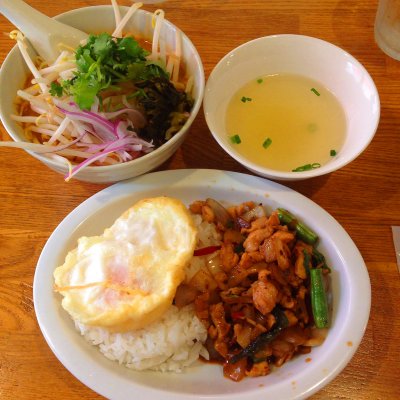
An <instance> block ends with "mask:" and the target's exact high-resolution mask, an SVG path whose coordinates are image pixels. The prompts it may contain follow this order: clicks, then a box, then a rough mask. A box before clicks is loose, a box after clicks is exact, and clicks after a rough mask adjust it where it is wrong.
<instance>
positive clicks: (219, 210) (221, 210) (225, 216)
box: [206, 198, 232, 226]
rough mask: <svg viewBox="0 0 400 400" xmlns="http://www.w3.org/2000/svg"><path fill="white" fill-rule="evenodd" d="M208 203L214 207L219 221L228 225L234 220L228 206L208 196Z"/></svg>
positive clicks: (213, 209)
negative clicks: (227, 208)
mask: <svg viewBox="0 0 400 400" xmlns="http://www.w3.org/2000/svg"><path fill="white" fill-rule="evenodd" d="M206 205H208V206H209V207H210V208H211V209H212V211H213V212H214V215H215V218H216V220H217V222H220V223H221V224H222V225H223V226H226V225H227V224H228V223H229V221H231V220H232V218H231V216H230V215H229V213H228V211H227V210H226V208H225V207H224V206H223V205H222V204H221V203H218V201H216V200H214V199H210V198H208V199H207V200H206Z"/></svg>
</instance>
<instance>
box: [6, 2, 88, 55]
mask: <svg viewBox="0 0 400 400" xmlns="http://www.w3.org/2000/svg"><path fill="white" fill-rule="evenodd" d="M0 12H1V13H2V14H3V15H4V16H5V17H6V18H7V19H8V20H9V21H10V22H12V23H13V24H14V25H15V26H16V27H17V28H18V29H19V30H20V31H21V32H23V33H24V35H25V36H26V37H27V38H28V39H29V41H30V42H31V44H32V46H33V47H34V49H35V50H36V51H37V52H38V53H39V55H41V56H42V57H43V58H44V59H45V60H46V61H48V62H51V61H54V60H55V58H56V57H57V55H58V54H59V51H58V50H57V45H58V44H59V43H61V42H62V43H65V44H67V45H69V46H72V47H76V46H77V45H79V42H80V41H81V40H83V39H85V38H86V37H87V34H86V33H84V32H82V31H80V30H78V29H75V28H72V27H71V26H68V25H65V24H62V23H61V22H58V21H56V20H55V19H53V18H50V17H48V16H47V15H44V14H42V13H41V12H39V11H37V10H35V9H34V8H32V7H31V6H30V5H28V4H26V3H25V2H24V1H22V0H1V3H0Z"/></svg>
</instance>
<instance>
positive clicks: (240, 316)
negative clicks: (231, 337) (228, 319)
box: [231, 311, 245, 319]
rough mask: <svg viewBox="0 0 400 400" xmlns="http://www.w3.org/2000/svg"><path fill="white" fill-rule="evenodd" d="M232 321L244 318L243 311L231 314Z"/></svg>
mask: <svg viewBox="0 0 400 400" xmlns="http://www.w3.org/2000/svg"><path fill="white" fill-rule="evenodd" d="M231 316H232V319H243V318H244V317H245V315H244V312H243V311H236V312H233V313H232V314H231Z"/></svg>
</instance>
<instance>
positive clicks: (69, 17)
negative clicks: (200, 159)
mask: <svg viewBox="0 0 400 400" xmlns="http://www.w3.org/2000/svg"><path fill="white" fill-rule="evenodd" d="M127 9H128V7H121V11H123V12H126V10H127ZM55 18H56V19H57V20H59V21H61V22H63V23H65V24H68V25H71V26H73V27H75V28H78V29H81V30H83V31H86V32H88V33H99V32H104V31H106V32H112V31H113V30H114V27H115V22H114V13H113V8H112V6H94V7H85V8H79V9H76V10H72V11H68V12H66V13H64V14H60V15H58V16H57V17H55ZM151 18H152V13H150V12H147V11H144V10H138V11H136V12H135V14H134V15H133V17H132V18H131V19H130V21H129V23H128V24H127V25H126V28H125V29H124V32H129V33H132V34H134V35H140V36H141V37H145V38H151V37H152V26H151ZM177 30H178V28H177V27H176V26H174V25H173V24H172V23H171V22H169V21H167V20H166V21H165V23H164V24H163V29H162V31H161V37H163V38H164V40H165V42H166V47H167V49H171V50H174V48H175V32H176V31H177ZM182 57H183V60H184V63H185V66H186V70H187V73H188V74H189V75H192V76H193V78H194V88H193V97H194V105H193V109H192V111H191V114H190V117H189V118H188V120H187V121H186V123H185V125H184V126H183V127H182V129H181V130H180V131H179V132H178V133H176V134H175V135H174V136H173V137H172V138H171V139H170V140H169V141H168V142H166V143H165V144H163V145H162V146H160V147H159V148H158V149H156V150H154V151H153V152H151V153H149V154H147V155H145V156H143V157H140V158H138V159H135V160H132V161H129V162H126V163H120V164H116V165H112V166H89V167H86V168H84V169H83V170H81V171H80V172H79V173H77V174H76V175H75V176H74V177H75V178H76V179H79V180H82V181H88V182H95V183H106V182H117V181H121V180H124V179H127V178H132V177H134V176H138V175H141V174H144V173H145V172H148V171H151V170H153V169H154V168H156V167H158V166H159V165H161V164H162V163H163V162H165V161H166V160H167V159H168V158H169V157H171V156H172V154H173V153H174V152H175V151H176V150H177V149H178V147H179V146H180V145H181V144H182V142H183V140H184V139H185V137H186V135H187V134H188V130H189V128H190V126H191V124H192V123H193V121H194V119H195V117H196V115H197V113H198V112H199V109H200V106H201V102H202V100H203V95H204V70H203V64H202V61H201V59H200V56H199V54H198V52H197V50H196V48H195V47H194V45H193V43H192V42H191V41H190V40H189V38H188V37H187V36H186V35H185V34H184V33H182ZM27 76H29V70H28V69H27V67H26V65H25V61H24V60H23V58H22V56H21V55H20V52H19V49H18V48H17V47H16V46H15V47H14V48H13V49H12V50H11V51H10V53H9V54H8V56H7V58H6V59H5V61H4V63H3V65H2V67H1V70H0V87H1V96H0V118H1V121H2V123H3V125H4V127H5V129H6V130H7V132H8V134H9V135H10V136H11V137H12V139H14V140H15V141H26V139H25V137H24V134H23V131H22V128H21V126H20V125H19V124H18V123H16V122H15V121H13V120H12V119H11V117H10V115H11V114H13V113H16V106H15V104H14V103H13V101H10V99H14V98H15V97H16V93H17V90H18V89H21V88H23V86H24V82H25V80H26V78H27ZM10 151H14V150H10ZM28 153H30V154H31V155H32V156H33V157H35V158H37V159H38V160H40V161H42V162H43V163H44V164H46V165H47V166H48V167H49V168H51V169H52V170H54V171H57V172H59V173H61V174H64V175H65V174H67V173H68V168H67V166H66V165H65V164H63V163H61V162H58V161H55V160H52V159H50V158H49V157H47V156H46V155H42V154H37V153H34V152H30V151H29V152H28Z"/></svg>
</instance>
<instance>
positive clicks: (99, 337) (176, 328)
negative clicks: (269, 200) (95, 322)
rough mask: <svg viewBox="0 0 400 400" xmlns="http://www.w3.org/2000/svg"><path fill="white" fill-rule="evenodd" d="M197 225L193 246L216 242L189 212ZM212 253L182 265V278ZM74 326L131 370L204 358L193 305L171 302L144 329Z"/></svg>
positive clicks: (212, 231)
mask: <svg viewBox="0 0 400 400" xmlns="http://www.w3.org/2000/svg"><path fill="white" fill-rule="evenodd" d="M193 219H194V222H195V224H196V226H197V228H198V242H197V248H202V247H207V246H213V245H218V244H219V243H220V241H221V237H220V235H219V234H218V232H217V230H216V228H215V225H214V224H210V223H207V222H204V221H202V218H201V216H199V215H193ZM212 256H213V255H209V256H202V257H193V259H192V261H191V263H190V265H189V266H188V267H187V269H186V281H189V280H190V279H191V277H193V276H194V275H195V274H196V272H197V271H198V270H199V269H200V268H202V267H204V266H205V265H206V263H207V261H208V260H209V259H210V258H211V257H212ZM75 326H76V329H77V330H78V331H79V332H80V333H81V335H83V336H84V338H85V339H86V340H87V341H88V342H89V343H91V344H92V345H94V346H98V347H99V350H100V351H101V352H102V353H103V354H104V356H105V357H107V358H108V359H110V360H113V361H117V362H118V363H119V364H121V365H125V366H126V367H128V368H132V369H134V370H138V371H141V370H146V369H150V370H155V371H162V372H182V371H183V370H184V369H185V368H186V367H188V366H190V365H192V364H193V363H194V362H195V361H196V360H197V359H198V358H199V356H200V355H201V356H203V357H204V358H208V352H207V350H206V349H205V348H204V346H203V343H204V342H205V340H206V339H207V330H206V329H205V327H204V325H203V324H202V323H201V321H200V320H199V319H198V318H197V316H196V314H195V311H194V307H193V305H188V306H186V307H183V308H181V309H178V308H177V307H176V306H174V305H172V306H171V307H170V308H169V309H168V311H167V312H166V313H165V315H164V316H163V317H162V318H161V319H160V320H159V321H156V322H154V323H152V324H150V325H149V326H146V328H144V329H140V330H136V331H131V332H126V333H112V332H109V331H108V330H106V329H103V328H100V327H93V326H88V325H85V324H82V323H79V322H77V321H75Z"/></svg>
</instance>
